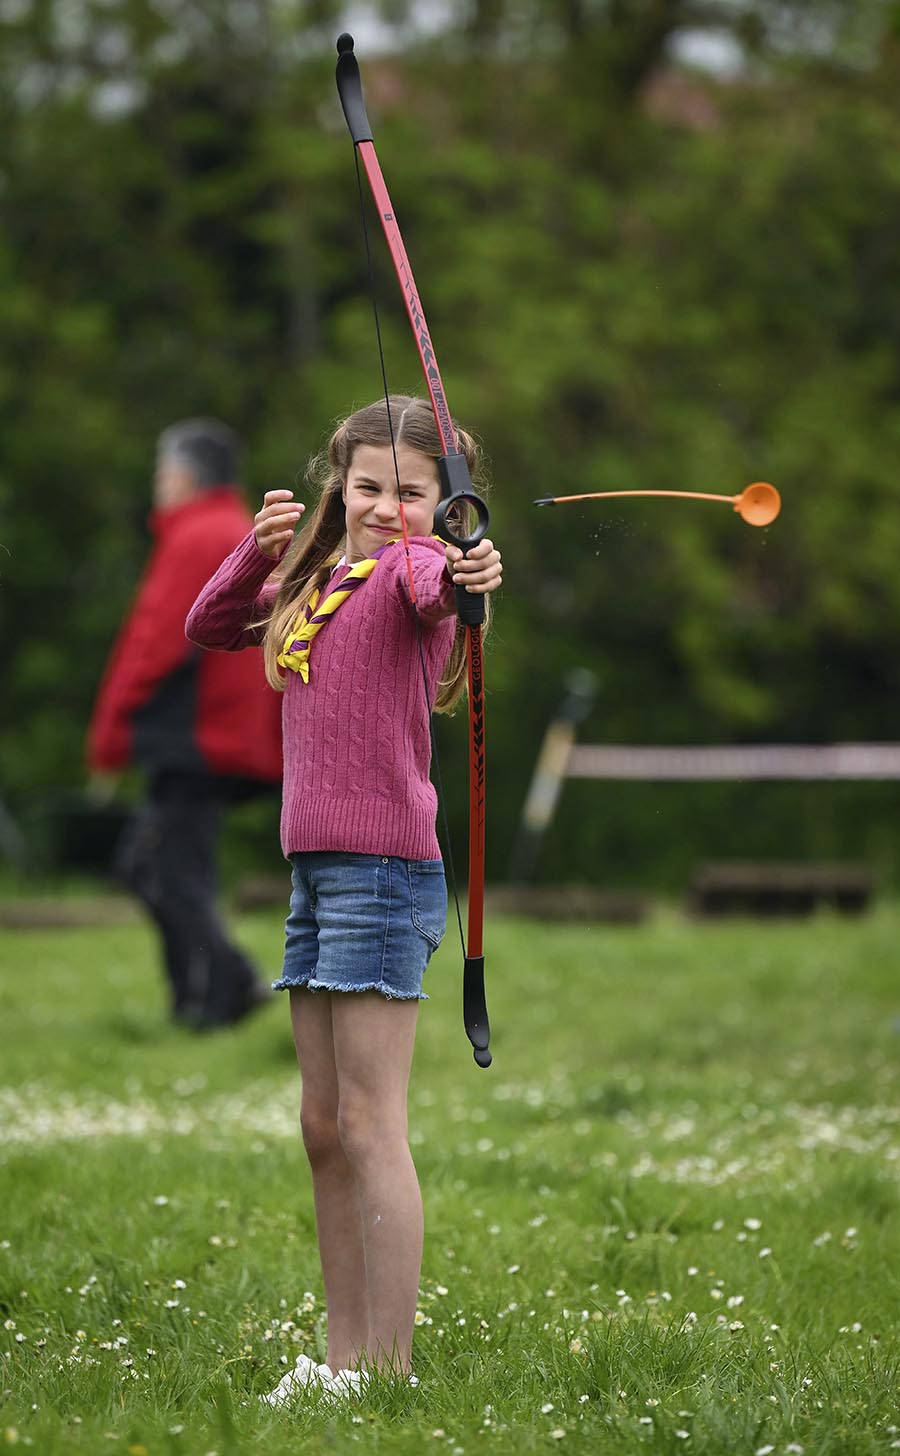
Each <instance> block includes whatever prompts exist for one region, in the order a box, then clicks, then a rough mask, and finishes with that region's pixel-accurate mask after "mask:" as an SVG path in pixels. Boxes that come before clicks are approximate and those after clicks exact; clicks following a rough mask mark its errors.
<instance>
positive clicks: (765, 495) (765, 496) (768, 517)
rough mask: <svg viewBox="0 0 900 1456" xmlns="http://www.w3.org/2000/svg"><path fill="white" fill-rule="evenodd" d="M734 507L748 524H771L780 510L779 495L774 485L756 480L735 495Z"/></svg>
mask: <svg viewBox="0 0 900 1456" xmlns="http://www.w3.org/2000/svg"><path fill="white" fill-rule="evenodd" d="M734 508H735V510H736V511H737V513H738V515H739V516H740V518H741V520H742V521H746V522H747V525H748V526H771V524H772V522H773V521H774V519H775V517H776V516H777V515H778V512H779V511H780V510H781V496H780V495H779V494H778V491H777V490H776V489H775V487H774V485H769V483H768V481H766V480H757V481H756V482H755V483H754V484H753V485H748V486H747V489H746V490H742V491H741V493H740V495H736V496H735V498H734Z"/></svg>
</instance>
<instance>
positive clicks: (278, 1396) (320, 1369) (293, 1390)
mask: <svg viewBox="0 0 900 1456" xmlns="http://www.w3.org/2000/svg"><path fill="white" fill-rule="evenodd" d="M331 1383H332V1380H331V1371H330V1370H329V1368H328V1366H327V1365H317V1364H316V1362H315V1360H310V1358H309V1356H308V1355H298V1356H297V1363H296V1364H295V1366H294V1368H293V1370H287V1371H285V1373H284V1375H282V1377H281V1379H280V1380H279V1382H278V1384H277V1385H276V1387H275V1389H274V1390H270V1391H269V1393H268V1395H261V1396H260V1400H261V1401H262V1403H263V1405H270V1406H272V1407H273V1408H275V1409H277V1408H278V1407H279V1406H282V1405H287V1403H288V1401H291V1400H295V1399H296V1398H297V1396H299V1395H304V1394H306V1392H308V1391H310V1390H315V1389H317V1388H318V1389H321V1388H324V1387H328V1386H330V1385H331Z"/></svg>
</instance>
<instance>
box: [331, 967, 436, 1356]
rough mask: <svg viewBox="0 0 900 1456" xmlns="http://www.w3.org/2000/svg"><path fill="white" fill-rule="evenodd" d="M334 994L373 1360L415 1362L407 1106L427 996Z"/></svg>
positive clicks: (413, 1180)
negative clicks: (418, 1027) (411, 998)
mask: <svg viewBox="0 0 900 1456" xmlns="http://www.w3.org/2000/svg"><path fill="white" fill-rule="evenodd" d="M330 999H331V1000H332V1013H331V1014H332V1028H333V1045H334V1062H335V1069H336V1073H337V1084H338V1088H339V1098H338V1129H339V1134H340V1140H341V1144H342V1147H343V1150H344V1153H345V1155H346V1158H347V1160H348V1163H349V1165H350V1166H351V1167H352V1169H353V1172H354V1174H355V1176H356V1186H357V1189H358V1195H359V1203H358V1206H359V1210H360V1214H361V1221H362V1242H363V1248H364V1252H365V1270H366V1289H367V1293H368V1329H367V1334H366V1337H365V1341H364V1343H365V1355H366V1358H367V1360H368V1361H370V1362H371V1364H373V1365H384V1366H390V1367H391V1368H393V1369H395V1370H399V1371H408V1370H409V1369H410V1360H411V1353H412V1335H413V1325H414V1323H415V1315H416V1301H417V1298H418V1291H419V1273H420V1270H421V1265H422V1240H423V1222H422V1195H421V1193H420V1191H419V1181H418V1178H417V1177H416V1170H415V1166H414V1164H413V1160H412V1155H411V1154H410V1150H409V1142H408V1125H407V1111H406V1099H407V1088H408V1085H409V1072H410V1067H411V1065H412V1056H413V1047H414V1044H415V1034H416V1020H417V1017H418V1010H419V1003H418V1001H391V1000H387V999H386V998H384V997H383V996H381V995H379V993H378V992H374V991H373V992H369V991H366V992H360V993H354V994H353V995H338V994H335V995H334V996H333V997H331V998H330ZM329 1348H330V1344H329Z"/></svg>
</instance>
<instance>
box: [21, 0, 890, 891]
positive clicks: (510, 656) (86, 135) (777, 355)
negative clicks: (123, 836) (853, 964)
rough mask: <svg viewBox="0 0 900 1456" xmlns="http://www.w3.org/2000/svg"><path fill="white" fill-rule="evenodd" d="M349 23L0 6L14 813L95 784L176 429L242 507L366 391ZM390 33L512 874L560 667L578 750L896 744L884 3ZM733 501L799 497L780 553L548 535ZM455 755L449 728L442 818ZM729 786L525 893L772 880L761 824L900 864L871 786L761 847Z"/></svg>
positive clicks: (387, 134)
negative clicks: (469, 449) (730, 877)
mask: <svg viewBox="0 0 900 1456" xmlns="http://www.w3.org/2000/svg"><path fill="white" fill-rule="evenodd" d="M338 10H339V7H338V6H337V5H336V4H330V3H324V0H323V3H319V4H311V3H309V4H303V3H300V0H294V3H284V4H281V3H276V0H253V3H248V4H247V5H244V6H228V7H225V6H221V5H213V4H197V3H187V4H181V5H179V6H178V7H177V9H176V8H175V7H172V8H171V9H164V8H163V7H161V6H159V5H155V4H151V3H150V0H104V3H102V4H101V3H99V0H93V3H89V0H84V3H82V4H79V5H73V4H70V3H66V4H63V3H62V0H58V3H50V0H47V3H44V4H40V5H38V4H30V3H28V0H22V3H21V4H20V5H18V6H11V5H10V6H6V7H5V8H4V9H3V11H2V12H0V321H2V344H0V549H2V551H3V553H4V554H3V556H2V557H0V642H2V662H0V671H2V676H3V684H4V703H5V708H6V712H5V714H4V718H3V722H2V725H0V784H2V786H3V792H4V793H5V794H6V795H7V797H8V798H9V799H10V800H11V801H12V802H13V803H14V804H15V803H16V802H19V803H21V802H24V801H25V800H26V799H27V798H28V797H29V796H33V795H34V794H35V793H37V792H40V791H47V790H53V789H55V788H57V787H58V786H63V785H67V784H73V783H76V782H78V781H79V778H80V775H81V734H82V731H83V724H84V722H85V719H86V715H87V711H88V707H89V703H90V701H91V698H92V695H93V692H94V688H95V685H96V680H97V677H98V674H99V672H100V669H101V666H102V662H103V659H104V656H105V652H106V650H107V647H108V644H109V641H110V639H111V637H112V635H113V632H114V630H115V627H116V625H117V622H118V619H119V616H120V614H121V612H122V611H123V610H124V608H125V606H126V604H127V601H128V598H129V596H130V593H131V590H132V587H133V583H134V581H135V579H136V576H137V572H138V569H139V565H140V561H141V558H142V555H143V552H144V549H145V540H144V537H143V535H142V532H141V521H142V518H143V515H144V514H145V511H146V506H147V500H148V493H149V484H148V476H149V471H150V466H151V454H152V447H153V442H154V439H155V436H156V434H157V432H158V430H159V429H160V428H162V427H163V426H164V425H166V424H167V423H169V422H170V421H171V420H172V419H174V418H178V417H180V416H183V415H186V414H189V413H193V412H198V411H203V412H214V413H218V414H220V415H222V416H224V417H225V418H227V419H228V420H229V421H230V422H231V423H233V424H234V425H235V426H236V427H237V428H238V429H239V430H240V431H241V432H242V433H243V435H244V436H245V438H246V440H247V442H248V481H249V484H250V487H251V490H252V493H253V494H254V495H257V494H259V493H261V491H262V490H263V489H265V488H266V487H268V486H269V485H272V484H284V483H292V482H293V481H294V480H295V479H296V478H297V474H298V472H299V471H300V470H301V469H302V465H303V462H304V460H305V458H306V456H307V455H308V454H309V453H310V452H311V450H312V449H314V448H315V447H316V445H317V444H318V443H319V441H320V439H321V437H322V435H323V434H324V433H325V432H326V430H327V428H328V426H329V423H330V421H331V420H332V419H333V418H334V417H335V416H336V415H338V414H340V413H341V412H342V411H344V410H346V409H347V408H348V407H349V406H351V405H352V404H354V403H359V402H362V401H364V400H366V399H369V398H372V397H373V396H375V395H377V393H378V391H379V388H380V382H379V376H378V373H377V367H376V364H375V360H374V345H373V334H372V325H371V311H370V306H369V302H368V299H367V295H366V276H365V268H364V261H363V255H362V249H361V245H360V224H359V216H358V201H357V195H356V182H355V178H354V176H353V171H352V163H351V160H350V146H349V142H348V139H347V137H346V131H345V128H344V124H343V119H342V117H341V115H340V111H339V107H338V105H337V101H336V97H335V95H334V89H333V68H332V59H333V54H334V53H333V41H334V32H335V29H336V19H335V17H336V14H337V12H338ZM382 10H383V16H384V24H385V31H384V36H385V44H384V46H383V47H382V48H380V49H379V50H378V51H377V52H376V51H375V50H374V48H373V53H372V55H371V58H367V57H365V56H364V57H363V61H364V65H365V80H366V87H367V95H368V100H369V109H370V114H371V115H372V118H373V121H374V122H375V124H376V127H377V135H378V139H379V152H380V154H381V156H382V159H383V161H384V165H385V171H386V175H387V177H388V180H389V185H390V188H391V192H392V196H393V199H394V202H395V204H396V206H397V210H398V214H399V216H400V217H401V221H402V223H403V228H404V235H405V237H406V240H407V245H408V248H409V252H410V256H411V258H412V260H413V264H414V266H415V268H416V274H417V278H418V282H419V284H420V287H421V290H422V295H423V301H424V303H425V307H426V309H427V311H428V317H429V322H430V324H431V327H432V332H433V334H434V337H435V340H436V342H437V346H438V349H439V351H440V357H441V364H442V368H443V370H444V374H445V380H446V383H447V388H448V395H449V398H450V400H451V402H452V404H453V407H454V409H455V410H456V411H457V412H458V413H459V415H460V417H461V419H463V420H464V421H465V422H467V423H470V422H471V423H473V424H474V425H475V426H476V427H477V429H478V430H479V431H480V432H481V434H482V436H483V438H484V440H485V442H486V445H487V446H488V448H489V451H490V454H491V456H492V457H493V466H494V475H495V478H496V485H497V489H496V498H495V519H496V531H495V534H496V537H497V539H498V541H499V542H500V544H501V545H502V547H503V549H504V553H505V557H506V562H507V587H506V590H505V593H504V600H503V604H502V610H501V612H500V614H499V616H498V625H497V628H496V633H495V637H494V647H493V650H492V652H491V655H490V661H489V668H490V684H491V697H490V703H489V711H490V715H491V719H490V742H491V750H490V752H491V765H490V769H491V778H492V821H493V826H494V827H493V831H492V848H491V852H492V855H493V869H494V872H495V873H498V872H501V871H502V867H503V865H504V863H505V860H506V856H507V854H508V849H509V844H510V842H511V838H512V835H513V832H514V821H515V817H516V814H517V811H518V806H519V803H520V802H521V796H522V793H523V790H524V785H525V782H526V780H527V777H528V774H529V772H530V767H531V762H532V758H533V754H534V752H535V751H536V747H537V743H538V741H539V739H540V735H541V732H542V730H543V726H544V723H545V721H546V719H547V717H548V715H549V713H550V712H551V711H552V708H553V706H554V702H555V699H556V696H557V694H558V692H559V683H560V681H561V679H562V677H563V675H564V673H565V671H566V670H567V668H568V667H570V666H572V665H575V664H580V665H585V666H589V667H591V668H593V669H594V670H595V671H596V673H597V674H598V677H599V679H600V683H601V694H600V699H599V702H598V706H597V709H596V711H595V714H594V717H593V719H592V720H591V721H590V722H589V723H588V724H587V725H585V728H584V730H583V731H584V735H585V736H586V737H589V738H590V737H594V738H598V739H604V740H613V741H614V740H631V741H645V742H646V741H658V740H670V741H682V742H684V741H693V740H702V739H707V740H729V739H740V738H747V737H750V738H759V739H800V738H806V737H810V738H815V739H829V738H840V737H850V736H853V737H861V738H867V737H868V738H896V737H897V726H896V725H897V704H898V689H900V682H898V671H900V669H898V661H900V652H898V647H900V642H898V636H900V585H898V580H900V579H898V575H897V572H896V569H895V565H894V563H895V560H896V557H897V550H898V545H900V541H898V540H897V539H896V538H897V536H898V535H900V513H898V512H897V510H896V499H897V485H896V483H895V465H894V462H895V458H896V440H897V435H898V432H900V417H898V398H900V380H898V358H900V274H898V266H897V258H898V256H900V247H898V244H900V168H898V161H897V148H896V138H897V127H898V101H897V98H898V96H900V20H898V16H900V6H898V5H897V4H896V3H891V4H887V3H880V0H858V3H852V4H851V3H850V0H833V3H827V0H822V3H813V0H808V3H799V0H798V3H793V4H791V3H782V0H778V3H776V0H746V3H745V4H743V5H737V6H736V5H733V4H725V3H715V0H708V3H703V0H641V3H637V4H631V3H627V4H626V3H624V0H607V3H599V0H598V3H589V0H567V3H565V4H562V5H560V4H551V3H550V0H473V3H471V4H467V5H462V4H461V5H460V6H459V8H458V12H457V14H456V20H455V23H454V24H453V25H452V26H451V27H450V29H449V30H448V31H447V32H445V33H443V34H442V35H440V36H439V37H430V38H429V37H427V36H425V37H423V36H421V35H418V36H417V33H416V30H415V12H416V7H415V6H413V5H402V4H396V3H395V4H392V5H388V4H385V5H384V6H383V7H382ZM391 26H393V27H395V28H394V29H391ZM393 36H399V37H400V38H401V39H402V48H401V47H400V43H399V41H398V42H397V43H396V44H395V43H393V42H392V41H391V37H393ZM700 42H705V43H706V44H707V46H710V45H712V46H714V47H717V48H718V49H717V50H716V51H715V54H717V55H718V57H719V60H718V62H717V65H718V71H714V72H713V74H709V73H708V72H706V73H701V72H698V71H697V70H696V69H692V68H691V66H690V65H689V64H688V63H687V61H686V60H685V57H688V58H689V57H690V56H691V55H692V54H696V53H699V52H698V46H699V44H700ZM376 273H377V286H378V289H379V292H380V295H381V298H382V319H383V325H384V331H385V340H386V348H387V358H388V371H389V375H388V377H389V380H390V382H391V384H392V387H395V388H405V387H413V388H416V387H417V386H418V373H417V363H416V360H415V356H414V354H413V351H412V346H411V343H410V341H409V339H408V331H407V328H406V324H405V320H404V318H403V315H402V309H401V307H400V304H399V299H398V298H397V295H396V285H395V283H394V281H393V278H392V276H391V272H390V267H389V264H388V262H387V261H386V259H385V258H384V257H383V256H381V255H380V254H379V255H378V257H377V259H376ZM756 478H770V479H773V480H774V481H775V482H776V484H778V485H779V487H780V488H781V489H782V492H783V495H784V499H785V510H784V513H783V516H782V518H781V520H780V521H779V522H778V523H777V524H776V525H775V526H774V527H773V528H771V529H770V530H769V531H767V532H765V533H756V532H753V531H751V530H750V529H749V528H747V527H745V526H743V525H742V524H741V523H740V522H738V521H737V520H736V519H734V518H732V517H731V516H730V514H729V513H728V512H727V511H722V510H720V509H719V508H717V507H709V508H705V507H701V506H696V507H691V508H687V507H684V506H682V505H680V504H679V503H677V502H676V503H673V504H671V505H669V504H665V503H662V502H659V503H653V504H652V505H651V504H649V503H641V504H638V503H625V502H621V503H617V504H616V505H615V507H614V508H610V507H608V506H606V507H604V506H600V505H586V506H584V507H571V508H565V509H563V508H560V509H559V510H558V511H556V512H547V511H545V512H543V513H538V512H534V511H533V510H532V508H531V504H530V503H531V500H532V499H533V498H534V497H536V496H539V495H544V494H550V493H570V492H574V491H577V490H591V489H612V488H629V487H631V488H637V487H660V486H664V487H673V486H674V487H678V486H683V487H686V488H696V489H704V490H723V491H728V492H737V491H739V490H740V489H742V487H743V486H744V485H745V484H747V483H748V481H750V480H752V479H756ZM536 621H538V622H539V623H540V629H541V630H540V641H541V648H540V654H539V656H538V657H536V655H535V648H534V641H535V633H534V628H535V624H536ZM463 740H464V734H463V733H462V731H461V728H460V727H458V726H457V727H450V728H449V729H447V730H442V742H443V744H444V752H445V753H446V754H447V765H446V767H445V776H446V778H447V780H448V782H449V783H450V785H451V786H452V785H454V784H455V783H458V782H460V780H461V778H462V776H463V773H464V755H465V746H464V741H463ZM741 792H742V791H741V790H740V788H736V789H735V790H734V792H732V791H731V790H730V789H728V788H727V787H722V788H721V789H720V790H717V791H716V793H715V794H711V795H710V796H709V797H708V799H707V801H706V803H707V806H708V808H707V811H705V812H704V813H703V814H702V815H697V814H696V813H695V812H693V811H692V810H691V808H690V806H689V805H688V804H687V801H685V807H684V809H683V811H682V810H678V812H677V814H675V817H674V818H672V819H671V820H670V821H669V827H668V831H667V834H666V835H664V836H660V835H658V834H657V835H655V836H654V834H653V832H652V831H653V826H654V816H657V815H658V809H657V807H656V805H657V802H658V795H657V794H656V791H655V790H652V789H647V790H646V791H641V790H631V791H629V794H628V795H626V794H623V793H618V792H617V793H615V794H613V793H612V792H610V791H608V790H603V789H600V788H599V787H598V788H597V789H596V790H592V789H583V790H582V791H581V793H580V804H579V807H580V809H581V810H582V812H580V813H577V814H576V813H574V812H572V811H571V806H569V808H567V807H566V804H564V818H563V823H562V825H561V828H560V831H559V834H558V836H557V839H556V840H555V842H554V844H553V845H552V847H551V854H550V857H549V862H548V866H547V871H548V873H552V874H557V875H559V876H561V877H568V876H572V875H577V874H579V873H584V874H588V875H590V874H593V873H594V872H595V868H594V867H595V866H597V865H598V863H599V865H600V869H599V871H597V872H599V873H601V874H603V875H604V876H605V877H609V876H611V875H612V874H614V873H615V874H621V875H625V876H627V875H632V874H637V873H644V872H646V871H647V870H648V867H649V868H650V869H652V868H653V866H654V865H657V866H659V867H665V866H669V867H671V866H672V865H673V864H675V863H677V864H679V865H680V864H682V863H683V862H685V860H686V859H689V858H690V857H691V856H696V855H699V854H701V853H702V852H703V850H704V847H709V846H710V845H714V846H716V847H720V848H723V849H727V848H729V847H731V846H732V845H733V844H734V843H742V842H747V843H749V842H750V839H752V843H753V846H754V849H755V851H756V852H764V850H765V844H766V838H767V835H768V840H769V841H770V843H771V845H772V846H773V847H774V848H775V849H778V850H782V851H784V850H786V849H788V848H790V846H791V845H793V852H797V853H802V852H826V851H827V852H837V851H839V850H840V849H841V846H842V845H843V844H844V842H845V839H846V838H847V836H850V838H851V839H852V837H853V836H854V835H856V836H857V838H860V836H862V837H863V838H864V834H865V833H868V832H869V831H868V829H866V828H865V826H874V827H872V829H871V832H872V834H873V835H875V837H876V839H877V855H878V857H879V858H880V860H881V862H882V863H883V864H885V865H886V866H887V867H888V868H889V869H891V868H893V867H894V866H895V865H896V864H897V856H896V855H895V853H894V851H893V849H892V847H891V846H892V841H891V837H890V832H889V829H890V825H891V823H892V820H893V804H892V803H891V802H888V800H889V796H882V797H883V799H884V801H885V802H884V808H883V811H882V817H881V819H879V817H878V810H877V808H873V804H872V802H871V797H868V798H867V797H866V796H865V795H864V794H863V795H862V797H859V796H858V797H857V798H853V797H852V796H848V797H847V798H846V805H845V807H841V809H840V811H839V812H838V811H835V814H831V813H830V812H829V813H827V814H822V815H819V816H816V815H815V814H812V815H811V814H809V813H807V812H806V811H804V812H803V813H799V812H795V811H794V810H792V809H791V804H792V803H795V802H796V801H795V800H792V799H790V797H787V798H781V799H779V798H778V797H777V794H775V795H774V797H772V798H771V799H769V800H766V804H767V806H768V807H767V810H766V813H765V814H763V813H761V812H754V814H752V815H749V816H748V814H747V813H746V812H745V810H744V808H742V807H740V806H742V805H743V804H744V803H745V800H744V799H741V798H740V794H741ZM773 793H774V791H773ZM567 802H568V801H567ZM594 805H596V812H593V806H594ZM842 805H843V801H842ZM736 806H738V807H736ZM835 815H837V817H835ZM451 816H452V820H453V823H454V824H455V825H456V826H457V827H458V826H459V824H460V822H461V820H462V818H463V817H464V795H463V794H462V793H461V792H460V793H459V794H457V793H456V792H455V790H453V789H451ZM748 817H749V818H751V819H752V820H753V824H752V830H753V833H752V835H751V836H750V839H747V838H745V840H744V841H741V840H740V839H739V836H738V833H737V829H738V825H740V827H741V829H742V830H744V831H746V830H747V820H748ZM767 826H768V828H767ZM836 826H837V827H836ZM879 826H880V827H879ZM845 831H846V832H845ZM792 836H793V837H792ZM854 842H855V841H854ZM860 842H862V839H860ZM588 866H590V867H591V868H590V869H588V868H587V867H588ZM667 872H668V871H667Z"/></svg>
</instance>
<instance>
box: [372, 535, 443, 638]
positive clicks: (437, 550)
mask: <svg viewBox="0 0 900 1456" xmlns="http://www.w3.org/2000/svg"><path fill="white" fill-rule="evenodd" d="M409 552H410V562H411V565H412V574H413V581H414V582H415V584H416V606H417V608H418V611H419V618H420V620H421V621H422V622H424V623H425V625H426V626H428V627H434V626H437V624H438V622H442V621H443V620H444V619H445V618H446V617H452V616H454V615H455V612H456V593H455V590H454V586H453V582H452V581H451V580H450V578H449V576H448V575H447V570H446V558H445V556H444V548H443V546H442V545H441V544H440V543H439V542H438V541H435V540H434V539H433V538H432V537H430V536H429V537H425V536H413V537H412V538H411V539H410V543H409ZM388 560H389V569H390V571H391V572H392V575H393V586H394V591H395V593H396V595H397V596H398V597H399V599H400V601H401V602H402V603H403V604H404V605H408V604H409V601H410V592H409V573H408V570H407V563H406V553H405V552H404V550H403V545H402V543H399V542H398V545H397V552H396V555H395V554H394V552H391V553H390V556H389V558H388ZM386 564H387V563H386Z"/></svg>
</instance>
